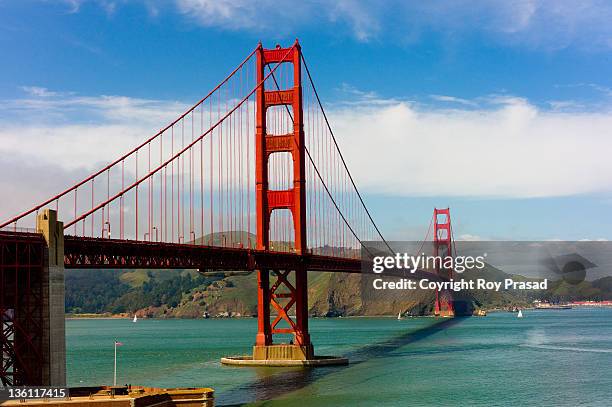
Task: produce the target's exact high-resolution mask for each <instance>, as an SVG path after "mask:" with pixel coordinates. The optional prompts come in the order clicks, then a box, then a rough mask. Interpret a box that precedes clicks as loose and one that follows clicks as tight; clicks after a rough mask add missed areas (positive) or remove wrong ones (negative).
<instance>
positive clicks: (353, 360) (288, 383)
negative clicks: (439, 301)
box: [215, 317, 465, 407]
mask: <svg viewBox="0 0 612 407" xmlns="http://www.w3.org/2000/svg"><path fill="white" fill-rule="evenodd" d="M464 319H465V317H456V318H445V319H441V320H439V321H438V322H436V323H434V324H432V325H428V326H426V327H423V328H420V329H417V330H414V331H412V330H411V331H409V332H406V333H405V334H400V335H397V336H394V337H393V338H390V339H388V340H386V341H383V342H379V343H375V344H371V345H367V346H364V347H362V348H359V349H357V350H355V351H353V352H350V353H348V354H346V355H343V356H345V357H347V358H348V359H349V361H350V364H349V365H348V366H333V367H332V366H330V367H317V368H310V369H304V368H254V369H256V372H257V375H258V376H259V377H258V379H257V380H255V381H253V382H250V383H245V384H244V385H241V386H238V387H236V388H234V389H232V390H229V391H227V392H224V393H222V394H220V395H219V396H218V397H216V400H215V405H218V406H228V407H230V406H240V405H243V404H245V403H253V402H257V401H264V400H272V399H275V398H277V397H280V396H282V395H285V394H288V393H291V392H293V391H296V390H300V389H302V388H304V387H306V386H308V385H310V384H312V383H314V382H315V381H317V380H319V379H321V378H323V377H325V376H327V375H329V374H332V373H336V372H339V371H341V370H342V369H350V368H351V366H355V365H358V364H360V363H363V362H367V361H368V360H370V359H376V358H381V357H385V356H388V355H389V354H391V353H392V352H393V351H395V350H396V349H398V348H400V347H402V346H406V345H409V344H411V343H414V342H418V341H420V340H423V339H425V338H427V337H429V336H431V335H434V334H436V333H438V332H441V331H443V330H445V329H448V328H450V327H452V326H454V325H456V324H458V323H459V322H461V321H462V320H464ZM228 368H231V369H246V368H245V367H228Z"/></svg>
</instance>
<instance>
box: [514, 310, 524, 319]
mask: <svg viewBox="0 0 612 407" xmlns="http://www.w3.org/2000/svg"><path fill="white" fill-rule="evenodd" d="M516 317H517V318H523V311H521V310H519V312H518V315H517V316H516Z"/></svg>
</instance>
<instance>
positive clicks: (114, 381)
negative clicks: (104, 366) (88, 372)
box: [113, 340, 117, 386]
mask: <svg viewBox="0 0 612 407" xmlns="http://www.w3.org/2000/svg"><path fill="white" fill-rule="evenodd" d="M116 385H117V341H116V340H115V368H114V370H113V386H116Z"/></svg>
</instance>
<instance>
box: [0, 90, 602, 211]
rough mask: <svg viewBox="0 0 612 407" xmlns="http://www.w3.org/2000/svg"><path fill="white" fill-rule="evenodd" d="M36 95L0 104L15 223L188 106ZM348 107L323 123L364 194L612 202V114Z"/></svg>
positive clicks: (383, 104)
mask: <svg viewBox="0 0 612 407" xmlns="http://www.w3.org/2000/svg"><path fill="white" fill-rule="evenodd" d="M30 93H32V92H30ZM33 93H34V94H38V96H35V97H27V98H24V99H17V100H4V101H0V105H1V107H2V109H0V111H2V112H3V115H0V124H2V126H0V140H1V141H2V142H1V143H0V171H2V173H4V174H8V177H4V178H3V179H4V181H3V185H2V188H3V190H4V191H10V196H12V197H16V200H11V202H12V203H11V202H9V201H8V200H2V201H0V213H5V214H6V213H14V212H15V211H16V210H19V209H23V208H16V207H14V206H15V205H16V204H15V202H35V201H39V200H40V199H41V197H44V196H49V195H51V194H53V193H56V192H57V191H58V190H61V189H63V188H64V187H66V186H68V185H70V184H71V183H73V182H74V181H76V180H77V179H79V178H81V177H83V176H84V175H85V174H87V173H90V172H92V171H94V170H97V169H98V168H99V167H100V166H101V165H102V164H104V163H108V162H109V161H111V160H113V159H115V158H117V156H118V155H119V154H120V153H122V152H125V151H127V150H128V149H129V148H131V147H134V146H135V145H137V144H138V143H140V142H142V141H143V140H144V139H145V138H146V137H148V136H150V135H152V134H153V133H155V132H156V131H157V130H158V129H159V128H161V127H162V126H164V125H165V124H167V123H168V122H170V120H172V119H174V118H175V117H177V116H178V114H179V113H180V112H182V111H184V110H185V108H186V106H187V105H186V104H183V103H179V102H172V101H159V100H147V99H137V98H130V97H123V96H80V95H75V94H70V93H60V92H53V91H49V90H44V92H40V91H35V92H33ZM351 98H352V101H351V103H350V104H343V103H339V104H337V105H335V108H333V109H330V110H329V111H328V114H329V117H330V120H331V123H332V125H333V127H334V131H335V133H336V135H337V137H338V142H339V144H340V147H341V149H342V152H343V154H344V156H345V158H346V160H347V162H348V165H349V168H350V169H351V170H352V172H353V175H354V177H355V179H356V182H357V184H358V186H359V187H360V189H361V190H363V191H364V192H375V193H381V194H387V195H399V196H466V197H505V198H524V197H551V196H568V195H577V194H585V193H598V192H609V191H611V190H612V162H611V161H610V160H609V157H608V155H609V151H611V150H612V112H610V111H609V110H602V111H597V112H581V111H558V110H542V109H540V108H537V107H535V106H533V105H532V104H530V103H529V102H528V101H527V100H525V99H523V98H520V97H510V96H503V95H502V96H500V95H494V96H487V97H482V98H478V103H476V102H474V104H475V105H476V107H474V106H472V105H471V104H470V103H472V102H473V101H471V100H466V102H469V103H467V104H465V103H464V104H465V105H466V107H465V108H461V106H463V104H461V103H459V108H453V109H441V108H437V107H431V106H428V107H424V106H420V105H418V104H415V103H412V102H411V103H407V102H405V101H401V100H396V99H387V100H385V99H382V98H380V97H379V96H377V95H375V94H369V93H362V92H359V91H358V90H354V91H353V92H352V94H351ZM360 98H361V99H360ZM360 100H361V101H362V103H359V102H360ZM372 100H377V101H378V103H375V104H372V103H371V101H372ZM485 101H486V102H485ZM487 103H488V104H487ZM24 118H30V120H24ZM41 177H42V178H41ZM41 179H42V181H43V182H39V180H41ZM11 205H12V206H11Z"/></svg>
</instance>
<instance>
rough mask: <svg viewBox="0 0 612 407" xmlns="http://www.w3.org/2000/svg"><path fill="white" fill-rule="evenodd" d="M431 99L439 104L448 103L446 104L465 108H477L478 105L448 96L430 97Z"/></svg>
mask: <svg viewBox="0 0 612 407" xmlns="http://www.w3.org/2000/svg"><path fill="white" fill-rule="evenodd" d="M429 97H430V98H431V99H433V100H436V101H438V102H446V103H458V104H460V105H465V106H476V105H477V104H476V103H475V102H473V101H471V100H467V99H463V98H458V97H456V96H448V95H429Z"/></svg>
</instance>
